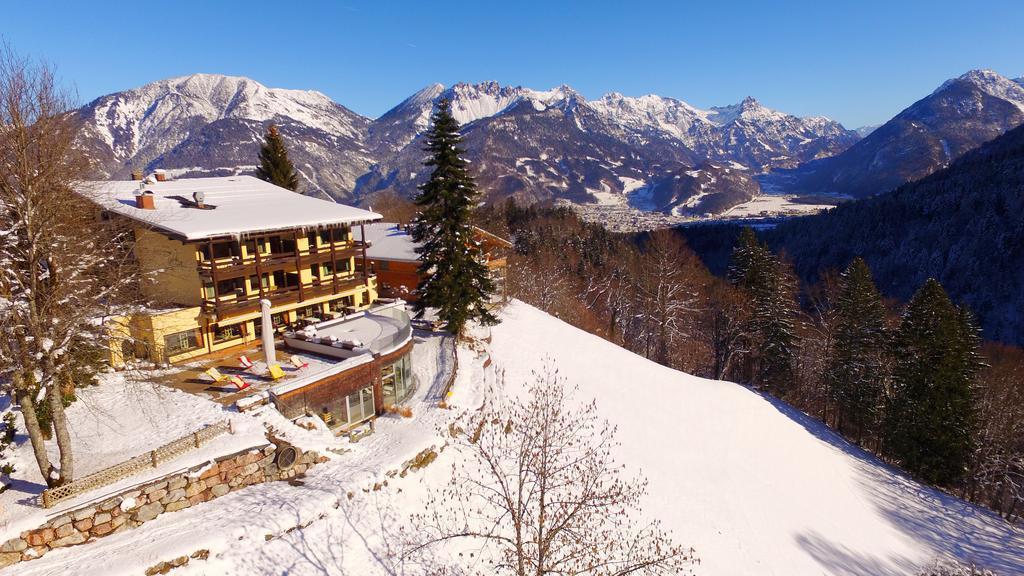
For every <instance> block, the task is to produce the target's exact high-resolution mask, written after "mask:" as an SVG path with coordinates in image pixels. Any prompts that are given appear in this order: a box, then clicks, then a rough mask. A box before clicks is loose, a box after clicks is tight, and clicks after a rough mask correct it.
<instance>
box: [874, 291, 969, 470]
mask: <svg viewBox="0 0 1024 576" xmlns="http://www.w3.org/2000/svg"><path fill="white" fill-rule="evenodd" d="M979 344H980V338H979V336H978V328H977V326H976V325H975V322H974V319H973V317H972V316H971V313H970V312H969V311H968V310H967V309H966V308H963V309H960V308H957V307H956V306H954V305H953V303H952V302H951V301H950V299H949V296H947V295H946V291H945V290H944V289H943V288H942V286H941V285H940V284H939V282H938V281H936V280H935V279H929V280H928V281H927V282H925V284H924V286H922V287H921V288H920V289H919V290H918V291H917V293H916V294H914V297H913V298H912V299H911V301H910V304H908V306H907V310H906V312H905V313H904V314H903V319H902V322H901V324H900V327H899V329H898V330H897V331H896V335H895V337H894V339H893V356H894V363H893V386H892V394H891V398H890V401H889V406H888V408H887V411H886V417H885V444H884V451H885V453H886V454H887V455H889V456H891V457H892V458H894V459H895V460H896V461H897V462H899V463H900V464H901V465H902V466H903V467H904V468H905V469H906V470H907V471H908V472H910V473H911V474H914V475H915V476H918V477H920V478H922V479H924V480H926V481H928V482H931V483H935V484H940V485H950V484H951V483H953V482H954V481H956V480H957V479H959V478H960V477H961V476H962V475H963V473H964V470H965V469H966V466H967V462H968V459H969V457H970V454H971V449H972V447H973V443H972V439H973V435H974V429H975V420H976V418H975V406H974V398H973V390H972V387H973V380H974V377H975V375H976V374H977V372H978V370H979V369H980V368H981V360H980V357H979V355H978V347H979Z"/></svg>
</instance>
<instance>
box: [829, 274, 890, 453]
mask: <svg viewBox="0 0 1024 576" xmlns="http://www.w3.org/2000/svg"><path fill="white" fill-rule="evenodd" d="M835 314H836V331H835V340H834V341H833V344H832V346H833V349H832V355H831V361H830V362H829V365H828V367H827V369H826V373H825V379H826V381H827V382H828V385H829V395H830V397H831V399H832V400H833V401H834V402H835V403H836V409H837V410H836V412H837V418H836V422H837V425H838V427H839V430H840V432H849V433H851V434H852V437H853V438H855V439H856V440H857V441H858V442H860V441H861V440H863V438H864V437H865V436H866V435H867V436H871V437H873V436H874V434H875V432H876V427H877V424H878V421H879V417H880V413H881V402H882V392H883V390H884V385H885V381H886V377H887V375H886V361H885V360H886V350H887V347H886V344H887V342H886V338H887V335H886V326H885V305H884V304H883V303H882V296H881V294H879V293H878V288H876V287H875V282H874V279H873V278H872V276H871V269H869V268H868V265H867V263H865V262H864V260H863V259H861V258H856V259H854V260H853V262H851V263H850V265H849V267H847V269H846V271H845V272H843V275H842V280H841V283H840V287H839V296H838V298H837V300H836V305H835Z"/></svg>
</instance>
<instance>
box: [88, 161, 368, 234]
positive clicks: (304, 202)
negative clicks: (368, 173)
mask: <svg viewBox="0 0 1024 576" xmlns="http://www.w3.org/2000/svg"><path fill="white" fill-rule="evenodd" d="M140 184H143V188H142V189H144V190H147V191H149V192H152V193H153V196H154V205H155V209H154V210H148V209H143V208H138V207H136V203H135V195H136V193H138V191H139V190H140ZM77 191H78V193H79V194H81V195H82V196H85V197H86V198H89V199H90V200H92V201H94V202H96V203H97V204H99V205H100V206H103V207H104V208H106V209H107V210H110V211H111V212H114V213H117V214H120V215H122V216H126V217H128V218H131V219H133V220H138V221H139V222H143V223H146V224H149V225H151V226H153V227H155V228H159V229H161V230H163V231H165V232H168V233H170V234H172V235H174V236H178V237H181V238H184V239H186V240H200V239H205V238H214V237H217V236H234V235H245V234H253V233H257V232H271V231H274V230H289V229H293V228H315V227H319V226H327V225H332V224H354V223H360V222H369V221H374V220H380V219H381V215H380V214H377V213H375V212H370V211H368V210H363V209H361V208H355V207H353V206H346V205H345V204H338V203H335V202H331V201H329V200H322V199H320V198H313V197H311V196H304V195H302V194H296V193H295V192H292V191H291V190H287V189H284V188H281V187H279V186H275V185H273V184H271V183H269V182H264V181H263V180H260V179H259V178H254V177H252V176H223V177H215V178H183V179H180V180H167V181H165V182H152V183H150V182H148V181H147V182H145V183H142V182H139V181H131V180H119V181H99V182H97V181H93V182H83V183H81V184H80V185H79V186H78V188H77ZM195 192H202V193H203V195H204V197H205V198H204V204H205V205H206V206H207V207H210V208H211V209H205V210H204V209H198V208H196V207H195V206H194V204H193V203H192V194H193V193H195Z"/></svg>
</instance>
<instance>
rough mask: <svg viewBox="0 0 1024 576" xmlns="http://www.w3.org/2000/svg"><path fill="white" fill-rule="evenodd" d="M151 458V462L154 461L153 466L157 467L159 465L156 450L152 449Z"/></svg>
mask: <svg viewBox="0 0 1024 576" xmlns="http://www.w3.org/2000/svg"><path fill="white" fill-rule="evenodd" d="M149 460H150V462H152V463H153V468H156V465H157V460H156V450H150V451H149Z"/></svg>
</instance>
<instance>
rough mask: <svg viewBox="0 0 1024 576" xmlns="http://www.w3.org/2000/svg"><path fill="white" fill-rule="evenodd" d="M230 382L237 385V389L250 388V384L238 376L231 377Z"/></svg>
mask: <svg viewBox="0 0 1024 576" xmlns="http://www.w3.org/2000/svg"><path fill="white" fill-rule="evenodd" d="M228 380H230V381H231V383H232V384H234V385H235V388H238V389H239V390H245V389H246V388H248V387H249V383H248V382H246V381H245V380H242V379H241V378H240V377H238V376H231V377H230V378H228Z"/></svg>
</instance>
